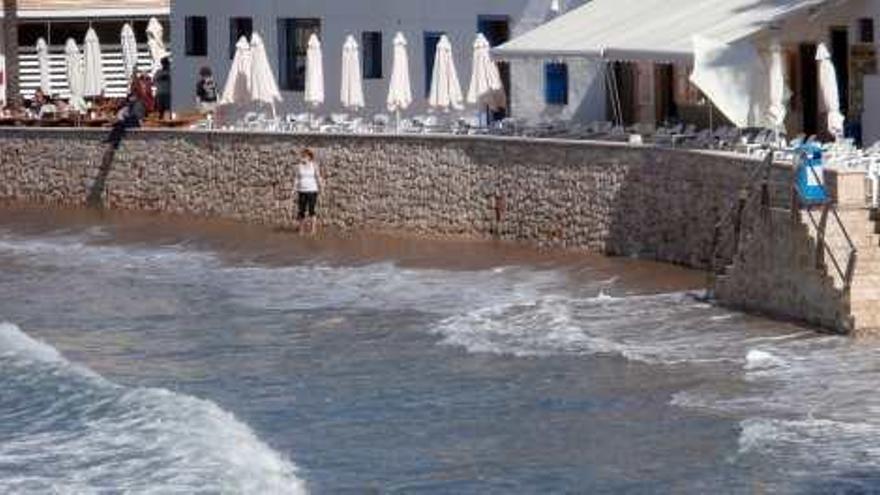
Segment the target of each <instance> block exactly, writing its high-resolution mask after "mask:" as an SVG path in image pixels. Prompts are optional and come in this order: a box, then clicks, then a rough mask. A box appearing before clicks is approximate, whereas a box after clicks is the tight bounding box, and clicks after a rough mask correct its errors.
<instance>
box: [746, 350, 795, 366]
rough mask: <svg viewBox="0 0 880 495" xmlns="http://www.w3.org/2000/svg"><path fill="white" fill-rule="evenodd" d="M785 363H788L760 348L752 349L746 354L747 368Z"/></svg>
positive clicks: (782, 364)
mask: <svg viewBox="0 0 880 495" xmlns="http://www.w3.org/2000/svg"><path fill="white" fill-rule="evenodd" d="M785 365H786V363H785V361H783V360H782V359H780V358H778V357H777V356H774V355H773V354H771V353H769V352H767V351H762V350H760V349H751V350H749V352H748V354H746V362H745V369H747V370H758V369H767V368H775V367H779V366H785Z"/></svg>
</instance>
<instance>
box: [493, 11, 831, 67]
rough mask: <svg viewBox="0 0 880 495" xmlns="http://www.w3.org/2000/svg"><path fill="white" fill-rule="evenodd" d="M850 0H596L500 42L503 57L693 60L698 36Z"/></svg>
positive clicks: (736, 36) (735, 33)
mask: <svg viewBox="0 0 880 495" xmlns="http://www.w3.org/2000/svg"><path fill="white" fill-rule="evenodd" d="M845 1H847V0H591V1H590V2H589V3H587V4H585V5H583V6H581V7H579V8H577V9H575V10H572V11H571V12H569V13H567V14H565V15H562V16H560V17H558V18H556V19H554V20H552V21H550V22H548V23H546V24H544V25H542V26H539V27H537V28H535V29H533V30H531V31H529V32H527V33H525V34H523V35H522V36H519V37H517V38H514V39H513V40H511V41H509V42H507V43H505V44H503V45H501V46H499V47H496V48H495V49H493V50H492V54H493V56H494V57H496V58H500V59H515V58H541V59H565V58H587V59H602V60H614V61H618V60H619V61H656V62H688V61H691V60H693V42H692V40H693V37H694V36H696V35H700V36H705V37H708V38H711V39H715V40H718V41H720V42H724V43H732V42H734V41H739V40H741V39H744V38H747V37H749V36H752V35H754V34H756V33H757V32H759V31H761V30H764V29H766V28H768V27H771V26H774V25H776V24H778V23H780V22H782V21H784V20H786V19H788V18H790V17H792V16H794V15H796V14H801V13H804V12H805V11H808V9H816V8H818V7H821V6H823V5H825V4H829V3H834V4H839V3H843V2H845Z"/></svg>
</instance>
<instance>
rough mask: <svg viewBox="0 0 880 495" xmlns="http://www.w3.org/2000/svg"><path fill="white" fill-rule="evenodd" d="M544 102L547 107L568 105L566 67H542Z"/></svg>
mask: <svg viewBox="0 0 880 495" xmlns="http://www.w3.org/2000/svg"><path fill="white" fill-rule="evenodd" d="M544 101H545V102H546V103H547V104H548V105H568V65H566V64H563V63H558V62H554V63H548V64H545V65H544Z"/></svg>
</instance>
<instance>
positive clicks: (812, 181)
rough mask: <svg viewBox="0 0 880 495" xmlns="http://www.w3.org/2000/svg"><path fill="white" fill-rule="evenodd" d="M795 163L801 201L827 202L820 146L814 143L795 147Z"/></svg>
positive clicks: (812, 202)
mask: <svg viewBox="0 0 880 495" xmlns="http://www.w3.org/2000/svg"><path fill="white" fill-rule="evenodd" d="M795 165H797V178H796V181H797V183H796V186H797V190H798V195H799V196H800V200H801V202H802V203H804V204H807V205H812V204H821V203H825V202H827V201H828V193H827V192H826V190H825V167H824V163H823V162H822V147H821V146H819V145H818V144H816V143H805V144H803V145H801V146H798V147H797V148H796V149H795Z"/></svg>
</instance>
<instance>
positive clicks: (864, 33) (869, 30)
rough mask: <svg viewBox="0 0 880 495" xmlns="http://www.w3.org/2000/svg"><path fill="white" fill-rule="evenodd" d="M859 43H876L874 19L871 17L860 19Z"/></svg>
mask: <svg viewBox="0 0 880 495" xmlns="http://www.w3.org/2000/svg"><path fill="white" fill-rule="evenodd" d="M859 41H860V42H861V43H873V42H874V19H872V18H870V17H865V18H862V19H859Z"/></svg>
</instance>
